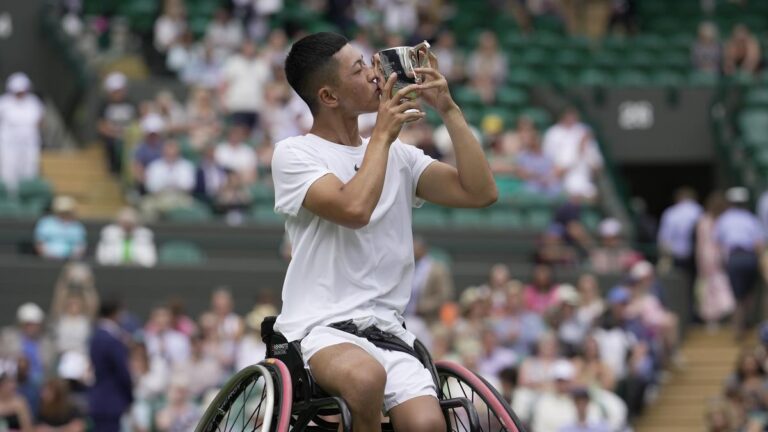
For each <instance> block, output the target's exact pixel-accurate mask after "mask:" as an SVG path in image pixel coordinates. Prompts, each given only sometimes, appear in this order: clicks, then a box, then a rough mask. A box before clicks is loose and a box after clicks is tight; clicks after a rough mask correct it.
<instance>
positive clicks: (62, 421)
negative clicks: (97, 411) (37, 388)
mask: <svg viewBox="0 0 768 432" xmlns="http://www.w3.org/2000/svg"><path fill="white" fill-rule="evenodd" d="M35 430H36V431H37V432H44V431H55V430H61V431H66V432H85V430H86V422H85V414H84V413H83V412H82V411H80V409H79V408H78V407H77V405H76V404H75V402H74V401H73V400H72V398H71V396H70V391H69V387H68V385H67V382H66V381H64V380H62V379H58V378H52V379H49V380H48V381H46V383H45V384H44V385H43V389H42V391H41V392H40V410H39V414H38V416H37V421H36V424H35Z"/></svg>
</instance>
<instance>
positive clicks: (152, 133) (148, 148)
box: [131, 113, 165, 195]
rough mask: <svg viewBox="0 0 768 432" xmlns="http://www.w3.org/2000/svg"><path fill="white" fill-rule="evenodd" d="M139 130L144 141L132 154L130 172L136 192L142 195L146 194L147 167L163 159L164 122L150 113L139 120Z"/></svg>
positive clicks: (156, 115)
mask: <svg viewBox="0 0 768 432" xmlns="http://www.w3.org/2000/svg"><path fill="white" fill-rule="evenodd" d="M141 130H142V132H143V133H144V139H143V140H142V142H141V143H140V144H139V146H138V147H137V148H136V151H135V152H134V154H133V163H132V164H131V170H132V174H133V180H134V181H135V182H136V187H137V189H138V192H139V193H140V194H142V195H143V194H145V193H146V192H147V190H146V184H145V183H146V170H147V167H148V166H149V164H151V163H152V162H154V161H156V160H158V159H160V158H162V157H163V144H164V142H165V138H164V137H163V131H164V130H165V122H164V121H163V118H162V117H160V116H159V115H158V114H154V113H150V114H147V115H146V116H144V118H143V119H142V120H141Z"/></svg>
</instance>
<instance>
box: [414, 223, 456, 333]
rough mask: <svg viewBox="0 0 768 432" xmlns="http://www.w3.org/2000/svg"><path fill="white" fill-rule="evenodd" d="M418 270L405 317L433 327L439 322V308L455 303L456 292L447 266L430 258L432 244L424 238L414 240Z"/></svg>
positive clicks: (415, 273)
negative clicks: (415, 317)
mask: <svg viewBox="0 0 768 432" xmlns="http://www.w3.org/2000/svg"><path fill="white" fill-rule="evenodd" d="M413 257H414V262H415V268H414V271H413V281H412V289H411V299H410V301H409V302H408V305H407V306H406V308H405V312H404V313H403V315H404V316H405V317H412V316H414V315H415V316H417V317H419V318H420V319H422V320H424V322H425V324H427V325H432V324H434V323H436V322H437V321H438V320H439V319H440V308H441V307H442V306H443V304H445V303H447V302H449V301H452V300H453V299H454V296H455V293H454V288H453V281H452V279H451V273H450V270H449V269H448V267H447V266H446V265H445V264H444V263H443V262H441V261H440V260H436V259H434V258H433V257H432V256H430V255H429V245H428V244H427V243H426V241H425V240H424V239H423V238H422V237H418V236H415V237H414V238H413Z"/></svg>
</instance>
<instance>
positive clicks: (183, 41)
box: [165, 30, 196, 82]
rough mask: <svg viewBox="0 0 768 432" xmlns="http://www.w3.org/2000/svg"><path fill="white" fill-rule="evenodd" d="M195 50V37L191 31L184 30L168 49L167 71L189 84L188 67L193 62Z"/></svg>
mask: <svg viewBox="0 0 768 432" xmlns="http://www.w3.org/2000/svg"><path fill="white" fill-rule="evenodd" d="M195 48H196V47H195V36H194V35H193V34H192V32H191V31H190V30H184V32H183V33H181V34H180V35H179V37H178V38H177V40H176V42H174V43H173V44H172V45H171V47H170V48H169V49H168V55H166V56H165V67H166V69H168V70H169V71H170V72H173V73H175V74H176V75H177V76H178V77H179V78H181V80H182V81H184V82H187V80H186V79H185V78H186V76H185V72H186V67H187V66H188V65H189V64H190V63H191V62H192V59H193V56H194V54H195Z"/></svg>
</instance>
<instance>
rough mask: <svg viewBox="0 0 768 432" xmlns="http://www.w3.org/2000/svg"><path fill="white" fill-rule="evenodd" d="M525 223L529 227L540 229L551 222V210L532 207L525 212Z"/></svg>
mask: <svg viewBox="0 0 768 432" xmlns="http://www.w3.org/2000/svg"><path fill="white" fill-rule="evenodd" d="M526 213H527V214H526V225H527V226H528V227H530V228H533V229H537V230H542V229H544V228H546V227H547V226H549V224H550V223H551V222H552V211H551V210H550V209H546V208H533V209H529V210H528V211H527V212H526Z"/></svg>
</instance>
